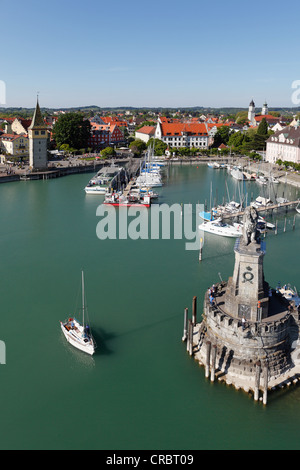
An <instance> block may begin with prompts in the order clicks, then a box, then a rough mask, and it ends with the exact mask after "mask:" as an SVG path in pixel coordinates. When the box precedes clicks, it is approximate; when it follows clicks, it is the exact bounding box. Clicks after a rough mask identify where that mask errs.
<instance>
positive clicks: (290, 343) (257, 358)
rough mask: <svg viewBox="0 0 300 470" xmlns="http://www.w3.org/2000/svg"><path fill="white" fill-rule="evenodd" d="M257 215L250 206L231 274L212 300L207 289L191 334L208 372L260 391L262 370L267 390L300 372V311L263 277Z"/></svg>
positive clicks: (198, 357)
mask: <svg viewBox="0 0 300 470" xmlns="http://www.w3.org/2000/svg"><path fill="white" fill-rule="evenodd" d="M257 220H258V213H257V211H256V209H255V208H253V207H248V208H247V209H246V210H245V213H244V220H243V235H242V237H241V238H239V239H237V241H236V244H235V248H234V251H235V266H234V272H233V276H232V277H230V278H229V279H228V281H227V282H221V283H218V284H216V285H215V286H214V287H215V294H214V298H213V299H212V297H211V295H210V293H209V291H207V292H206V294H205V298H204V310H203V315H202V321H201V322H200V323H197V322H196V321H195V322H194V324H193V328H192V330H191V331H192V333H191V334H190V335H189V336H188V338H187V340H188V342H191V338H192V343H193V344H192V347H191V346H190V347H189V350H190V351H192V352H190V354H192V355H194V358H195V359H196V360H197V361H199V363H200V364H201V365H204V366H205V375H206V377H209V375H211V380H214V379H215V377H218V379H219V380H224V381H225V382H226V383H228V384H232V385H234V386H235V387H236V388H242V389H244V390H245V391H247V392H249V391H254V395H255V394H256V396H257V389H258V386H259V385H258V384H259V380H257V377H258V376H259V374H258V373H257V371H258V370H259V371H262V372H263V374H264V387H265V389H264V390H267V389H270V388H272V387H276V386H277V385H278V384H280V383H282V382H283V381H284V380H286V379H287V378H290V377H293V376H294V375H295V374H297V373H300V344H299V343H300V341H299V331H300V321H299V311H298V309H297V308H296V306H295V304H294V303H293V302H289V301H288V300H286V299H285V298H284V297H283V296H282V295H281V294H280V293H278V292H276V290H275V289H271V288H270V286H269V284H268V283H267V282H266V281H265V279H264V270H263V260H264V256H265V253H266V250H265V244H264V243H262V242H261V241H260V238H259V233H258V231H257ZM186 310H187V309H186ZM190 322H191V321H190ZM264 393H265V392H264Z"/></svg>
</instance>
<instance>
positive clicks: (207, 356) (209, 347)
mask: <svg viewBox="0 0 300 470" xmlns="http://www.w3.org/2000/svg"><path fill="white" fill-rule="evenodd" d="M210 352H211V342H210V341H207V343H206V363H205V377H206V378H208V377H209V369H210Z"/></svg>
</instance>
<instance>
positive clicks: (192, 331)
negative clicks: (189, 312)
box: [189, 320, 194, 356]
mask: <svg viewBox="0 0 300 470" xmlns="http://www.w3.org/2000/svg"><path fill="white" fill-rule="evenodd" d="M193 336H194V326H193V322H192V320H189V355H190V356H192V355H193V348H194V342H193Z"/></svg>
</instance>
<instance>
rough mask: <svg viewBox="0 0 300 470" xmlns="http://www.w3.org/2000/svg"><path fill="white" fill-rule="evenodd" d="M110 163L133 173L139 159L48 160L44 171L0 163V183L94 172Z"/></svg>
mask: <svg viewBox="0 0 300 470" xmlns="http://www.w3.org/2000/svg"><path fill="white" fill-rule="evenodd" d="M112 163H115V164H116V165H119V164H121V165H122V164H124V165H125V166H126V169H127V171H128V173H129V175H131V174H135V173H136V172H137V170H138V168H139V165H140V161H139V159H132V158H115V159H112V160H92V161H84V160H80V159H76V158H74V159H70V160H64V161H59V162H50V164H49V166H48V169H47V170H45V171H31V170H30V169H29V167H28V166H25V167H22V168H20V167H19V166H16V165H15V166H9V168H8V165H1V168H0V183H9V182H14V181H31V180H41V179H42V180H48V179H52V178H59V177H62V176H68V175H74V174H78V173H92V172H94V173H96V172H97V171H99V170H100V169H101V168H103V167H104V166H107V165H108V166H109V165H111V164H112Z"/></svg>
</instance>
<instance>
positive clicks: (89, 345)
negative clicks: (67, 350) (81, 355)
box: [60, 322, 95, 356]
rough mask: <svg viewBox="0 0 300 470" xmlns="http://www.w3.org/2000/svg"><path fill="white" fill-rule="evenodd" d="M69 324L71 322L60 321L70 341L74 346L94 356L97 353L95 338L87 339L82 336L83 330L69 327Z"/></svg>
mask: <svg viewBox="0 0 300 470" xmlns="http://www.w3.org/2000/svg"><path fill="white" fill-rule="evenodd" d="M68 324H69V322H66V323H63V322H60V325H61V329H62V332H63V334H64V336H65V338H66V340H67V341H68V343H70V344H71V345H72V346H74V348H76V349H79V350H80V351H83V352H85V353H87V354H89V355H90V356H92V355H93V354H94V353H95V345H94V342H93V339H92V338H91V337H89V338H88V339H87V338H86V339H87V340H86V341H85V339H84V338H83V337H82V332H81V331H80V330H78V329H77V331H76V330H75V329H68V327H67V326H68Z"/></svg>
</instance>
